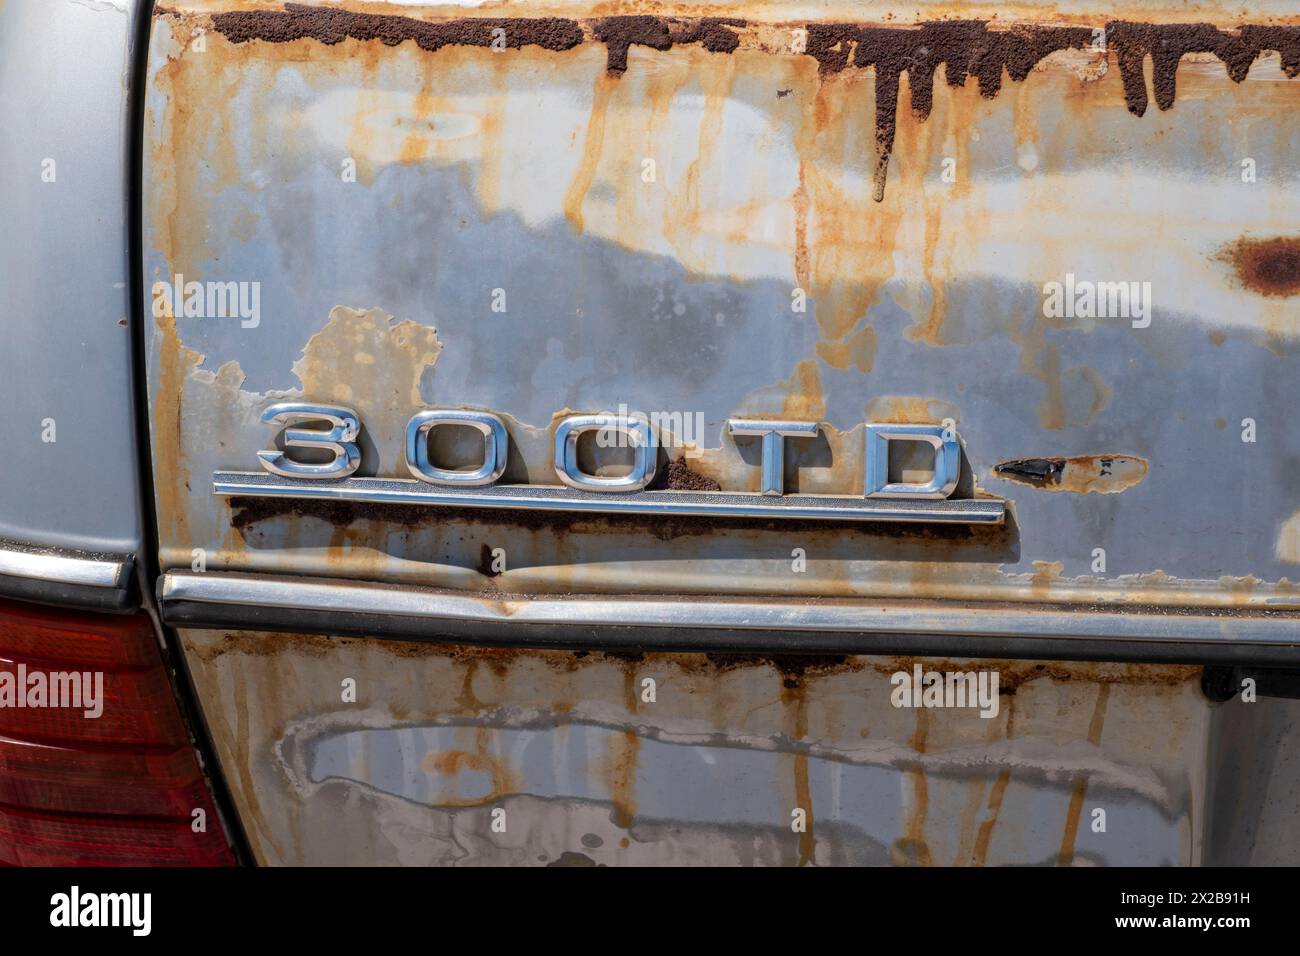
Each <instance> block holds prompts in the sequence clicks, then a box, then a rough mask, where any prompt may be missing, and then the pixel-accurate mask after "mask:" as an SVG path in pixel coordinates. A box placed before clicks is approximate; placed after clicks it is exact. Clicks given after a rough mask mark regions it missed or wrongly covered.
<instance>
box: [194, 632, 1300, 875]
mask: <svg viewBox="0 0 1300 956" xmlns="http://www.w3.org/2000/svg"><path fill="white" fill-rule="evenodd" d="M182 638H183V644H184V647H185V652H186V656H187V659H188V662H189V666H190V669H191V671H192V673H193V675H194V679H195V682H196V686H197V689H198V692H199V697H200V699H201V700H202V701H203V706H204V710H205V713H206V717H207V723H208V726H209V728H210V730H211V732H212V734H213V738H214V740H215V742H216V745H217V751H218V756H219V758H220V760H221V762H222V764H223V766H224V767H225V768H226V770H227V777H228V780H229V782H230V785H231V789H232V791H233V793H234V797H235V801H236V804H237V808H238V811H239V814H240V818H241V819H242V820H243V821H244V825H245V828H246V830H247V832H248V835H249V839H250V841H251V843H252V846H253V849H254V851H255V853H256V855H257V857H258V859H259V861H261V862H264V863H284V864H331V863H334V864H337V863H357V862H360V861H364V862H367V863H390V864H395V863H403V864H442V865H475V864H518V865H566V864H573V865H591V864H621V863H639V864H769V865H770V864H785V865H799V864H822V865H825V864H888V863H894V864H899V865H912V864H949V865H952V864H955V865H963V866H964V865H985V864H988V865H996V864H1008V863H1035V864H1052V865H1055V864H1064V865H1069V864H1074V865H1097V864H1123V863H1130V864H1151V865H1155V864H1177V863H1194V862H1198V861H1200V860H1201V858H1202V852H1203V851H1202V838H1203V834H1202V828H1203V827H1204V819H1205V817H1206V813H1205V805H1204V803H1203V799H1204V793H1205V766H1206V756H1207V749H1208V741H1209V740H1210V735H1211V727H1212V720H1213V719H1214V714H1215V713H1217V712H1216V711H1214V709H1213V708H1212V707H1211V705H1209V704H1208V703H1207V702H1206V701H1205V698H1204V697H1203V696H1202V694H1201V691H1200V683H1199V677H1200V668H1195V667H1181V666H1178V667H1175V666H1166V667H1159V666H1150V665H1144V666H1137V665H1119V664H1062V663H1049V662H1032V661H1031V662H1026V661H1018V662H1009V661H976V662H960V661H925V662H920V661H915V660H912V659H893V658H865V657H848V658H842V657H821V658H810V657H795V658H784V659H782V658H770V659H761V658H751V657H742V656H726V655H703V654H644V655H643V654H631V655H617V656H616V655H606V654H600V653H590V654H584V653H564V652H546V651H524V650H509V649H489V648H467V647H450V646H438V645H428V644H400V643H394V642H391V641H367V640H352V639H330V638H326V637H312V636H303V635H297V634H249V633H239V632H236V633H223V632H220V631H183V632H182ZM918 663H920V664H923V666H924V667H925V668H927V669H930V668H937V669H946V670H951V669H954V668H956V669H967V670H968V669H976V670H989V671H994V670H996V671H997V672H999V675H1000V686H999V693H998V694H997V700H998V712H997V714H996V716H993V717H991V718H988V719H984V718H981V717H979V716H978V715H977V714H976V713H974V712H973V711H971V710H963V711H957V710H942V709H939V710H933V709H932V710H926V709H905V708H897V707H895V706H893V705H892V703H891V700H890V693H891V682H890V676H891V674H893V673H895V672H897V671H899V670H906V671H910V670H912V669H913V668H914V666H915V665H916V664H918ZM347 679H351V680H353V681H355V687H356V691H357V693H356V700H355V703H353V702H345V701H344V699H343V698H344V694H343V692H342V687H343V682H344V681H345V680H347ZM647 680H649V681H652V682H653V683H652V685H647V683H646V681H647ZM648 687H649V688H652V693H649V694H648V693H647V689H648ZM647 697H652V698H653V699H652V700H648V699H647ZM1228 706H1231V705H1228ZM1252 713H1253V712H1252ZM1227 783H1228V784H1230V785H1232V786H1234V787H1237V788H1239V789H1243V790H1244V789H1248V787H1247V784H1246V783H1245V782H1243V781H1236V782H1234V781H1227ZM796 809H798V810H803V811H804V813H805V817H806V820H807V827H806V828H805V829H803V830H802V831H796V829H795V828H794V827H793V825H792V820H793V817H792V813H793V811H794V810H796ZM1099 809H1100V810H1103V811H1104V812H1105V813H1104V821H1105V822H1104V829H1098V827H1097V825H1096V821H1097V820H1099V819H1101V818H1099V817H1098V816H1097V814H1096V811H1097V810H1099ZM498 811H504V816H500V815H498V814H497V812H498ZM498 820H499V821H502V822H501V823H500V824H499V825H498V827H497V828H495V829H494V826H493V823H494V821H498ZM502 827H503V829H502ZM1274 838H1276V839H1278V840H1283V839H1284V838H1285V837H1284V834H1283V833H1281V832H1275V833H1274ZM1244 850H1245V848H1244V847H1243V846H1241V845H1237V847H1236V851H1237V852H1238V853H1239V854H1240V853H1241V852H1243V851H1244Z"/></svg>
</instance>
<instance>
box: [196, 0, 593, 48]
mask: <svg viewBox="0 0 1300 956" xmlns="http://www.w3.org/2000/svg"><path fill="white" fill-rule="evenodd" d="M212 28H213V29H214V30H216V31H217V32H218V33H220V34H221V35H222V36H224V37H225V38H226V39H227V40H229V41H230V42H232V43H246V42H248V41H249V40H264V41H266V42H268V43H288V42H290V41H293V40H303V39H308V38H310V39H313V40H319V41H320V42H321V43H326V44H330V45H333V44H336V43H342V42H343V41H344V40H346V39H353V40H380V41H382V42H383V43H384V44H386V45H388V46H397V45H398V44H399V43H403V42H405V41H407V40H413V41H414V42H415V44H416V45H417V46H419V47H420V49H422V50H429V51H434V50H440V49H442V48H443V47H444V46H482V47H490V46H491V45H492V42H493V40H494V39H495V38H496V36H500V37H501V42H503V43H504V44H505V46H506V47H508V48H514V49H518V48H519V47H523V46H530V45H531V46H540V47H543V48H545V49H547V50H570V49H572V48H573V47H575V46H577V45H578V44H579V43H581V42H582V40H583V34H582V27H581V26H579V25H578V22H577V21H576V20H565V19H563V18H560V17H535V18H523V17H504V18H488V17H481V18H480V17H467V18H463V19H459V20H444V21H440V22H431V21H427V20H417V19H416V18H415V17H402V16H394V15H391V14H383V13H352V12H351V11H348V10H337V9H332V8H328V7H313V6H310V5H308V4H303V3H286V4H285V5H284V10H283V11H277V10H243V11H238V12H233V13H217V14H213V17H212ZM495 30H501V31H502V33H500V34H496V35H494V33H493V31H495Z"/></svg>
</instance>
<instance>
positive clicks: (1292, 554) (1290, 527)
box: [1275, 511, 1300, 564]
mask: <svg viewBox="0 0 1300 956" xmlns="http://www.w3.org/2000/svg"><path fill="white" fill-rule="evenodd" d="M1275 553H1276V554H1277V556H1278V558H1279V559H1280V560H1282V561H1292V562H1294V563H1296V564H1300V511H1297V512H1296V513H1295V514H1293V515H1292V516H1291V517H1290V518H1287V520H1286V521H1284V522H1282V527H1281V528H1279V529H1278V533H1277V545H1276V548H1275Z"/></svg>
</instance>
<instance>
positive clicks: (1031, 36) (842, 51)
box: [808, 20, 1093, 201]
mask: <svg viewBox="0 0 1300 956" xmlns="http://www.w3.org/2000/svg"><path fill="white" fill-rule="evenodd" d="M1092 42H1093V31H1092V30H1091V29H1090V28H1088V27H1035V26H1014V27H1011V28H1010V29H1007V30H989V29H988V25H987V22H986V21H984V20H949V21H942V22H934V23H923V24H921V25H920V26H919V27H903V28H900V27H879V26H855V25H853V24H812V25H810V26H809V27H808V54H809V55H810V56H812V57H814V58H815V59H816V60H817V64H818V72H819V73H821V74H822V75H823V76H825V75H827V74H830V73H838V72H839V71H841V70H843V69H845V68H846V67H848V66H854V67H857V68H859V69H865V68H867V67H872V68H874V69H875V75H876V172H875V199H876V200H877V201H880V200H881V199H883V198H884V192H885V175H886V173H887V171H888V169H889V157H890V154H891V153H892V151H893V148H894V133H895V131H896V130H897V128H898V94H899V78H900V77H901V76H902V74H903V73H904V72H906V73H907V78H908V86H909V87H910V89H911V100H912V102H911V105H912V112H913V114H914V115H915V116H916V117H917V118H918V119H920V120H925V119H926V118H928V117H929V115H930V108H931V106H932V105H933V103H934V73H935V70H937V69H938V67H939V64H941V63H942V64H943V65H944V78H945V80H946V81H947V83H948V85H949V86H952V87H960V86H963V85H965V83H966V78H967V77H969V76H974V77H975V78H976V79H977V80H978V81H979V90H980V95H981V96H984V97H987V98H990V99H991V98H992V97H994V96H997V94H998V91H999V90H1001V88H1002V74H1003V71H1005V72H1006V73H1007V74H1009V75H1010V76H1011V78H1012V79H1013V80H1023V79H1024V78H1025V77H1027V76H1028V75H1029V72H1030V70H1032V69H1033V68H1034V66H1035V65H1037V64H1038V62H1039V61H1040V60H1042V59H1043V58H1044V57H1046V56H1047V55H1048V54H1051V53H1054V52H1056V51H1057V50H1066V49H1082V48H1084V47H1087V46H1089V45H1090V44H1091V43H1092Z"/></svg>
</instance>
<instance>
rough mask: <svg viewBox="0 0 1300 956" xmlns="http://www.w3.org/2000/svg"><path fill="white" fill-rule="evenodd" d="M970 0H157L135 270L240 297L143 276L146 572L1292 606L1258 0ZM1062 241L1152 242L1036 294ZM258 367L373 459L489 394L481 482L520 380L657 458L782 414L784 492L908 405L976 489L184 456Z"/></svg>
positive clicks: (238, 418) (1282, 323)
mask: <svg viewBox="0 0 1300 956" xmlns="http://www.w3.org/2000/svg"><path fill="white" fill-rule="evenodd" d="M999 9H1000V8H997V7H988V8H983V9H981V8H975V7H970V8H967V7H963V8H962V10H961V11H957V10H955V9H952V8H949V7H947V6H944V5H929V4H922V5H921V7H920V8H919V10H916V9H912V8H908V9H907V10H906V11H903V10H901V9H899V10H893V9H890V8H886V7H881V8H880V9H879V10H876V9H875V8H873V12H872V16H873V17H875V18H876V20H875V21H874V22H871V23H861V22H857V21H859V20H860V19H861V17H862V16H863V13H862V11H861V9H859V8H857V7H855V6H853V5H847V4H835V3H809V4H802V5H791V4H771V5H766V4H764V5H757V4H749V5H747V4H707V5H693V6H681V7H673V6H671V5H654V6H653V7H651V6H650V5H639V4H625V5H619V6H617V7H616V8H615V7H610V6H607V5H590V4H581V3H565V2H558V3H551V4H536V5H533V4H530V5H528V6H527V7H526V8H521V9H519V10H518V11H516V9H515V7H514V6H512V8H511V11H512V13H513V12H519V13H521V14H523V13H526V14H527V15H526V16H523V17H521V18H515V17H511V18H501V17H500V16H499V15H498V14H499V12H497V13H494V12H493V11H492V10H484V11H481V13H480V12H477V11H467V10H466V9H464V8H462V7H439V6H436V5H431V6H430V7H428V8H420V7H415V6H410V5H402V6H391V5H386V4H378V3H359V2H347V3H344V4H342V5H341V6H340V7H335V8H331V9H329V10H326V11H324V12H321V11H319V10H315V11H314V10H313V9H311V8H308V7H303V6H302V5H294V4H289V5H281V4H279V3H254V2H244V0H201V2H198V0H195V2H185V3H180V4H174V5H168V6H164V7H160V8H159V9H158V10H157V12H156V19H155V26H154V34H153V39H152V43H151V75H150V79H149V90H148V102H147V104H146V110H147V112H146V142H145V152H146V166H147V169H146V182H145V197H146V210H145V235H146V243H147V248H146V259H145V261H146V272H147V275H146V288H148V287H149V286H150V285H151V284H152V282H153V281H155V280H158V279H167V280H170V279H171V278H172V277H173V276H175V275H176V274H178V273H182V274H184V275H185V276H186V277H187V279H193V280H199V281H257V282H260V283H261V290H262V315H261V318H260V322H259V323H258V324H257V325H256V326H255V327H244V326H243V325H241V323H240V322H239V321H238V320H230V319H197V318H190V317H184V316H182V317H179V318H177V317H173V316H172V315H170V314H169V313H168V312H167V310H166V309H163V310H161V313H160V314H159V313H155V323H156V328H155V330H154V334H153V336H152V342H151V346H150V349H149V352H150V393H151V396H152V407H151V410H150V414H151V420H152V425H153V452H154V460H155V485H156V488H157V492H158V519H159V529H160V541H161V552H162V554H161V557H162V561H163V565H164V567H187V566H191V564H192V563H193V562H195V561H196V560H200V559H201V560H202V561H203V563H204V566H205V567H206V568H208V569H214V570H215V569H221V568H226V569H241V570H274V571H279V572H293V573H309V574H319V575H327V576H328V575H334V576H343V577H349V578H356V579H368V580H395V581H410V582H419V583H425V584H433V585H437V586H441V587H453V588H466V589H473V590H477V589H480V588H484V587H494V588H501V589H503V590H507V591H510V592H514V593H528V592H563V593H568V592H575V591H616V592H628V591H641V592H666V593H684V592H689V593H718V592H724V591H725V592H737V593H744V592H747V593H780V594H797V595H830V594H833V595H840V596H880V597H891V598H899V597H913V596H918V597H931V598H944V597H951V598H962V599H995V600H1004V599H1010V600H1026V599H1030V600H1035V601H1043V600H1048V601H1089V602H1135V603H1142V604H1162V603H1164V604H1182V605H1201V606H1219V607H1238V608H1241V607H1246V608H1249V607H1264V606H1268V607H1271V608H1275V609H1276V608H1282V607H1287V606H1290V605H1294V604H1297V603H1300V590H1298V589H1297V585H1296V584H1295V583H1294V580H1293V579H1294V578H1295V574H1296V571H1295V568H1296V564H1297V562H1298V561H1300V536H1298V535H1300V532H1298V531H1297V529H1298V528H1300V482H1297V479H1296V477H1295V474H1294V465H1295V462H1296V461H1297V460H1300V433H1298V432H1297V429H1296V428H1295V427H1294V423H1293V409H1294V408H1295V407H1297V405H1298V404H1300V368H1298V367H1297V366H1298V364H1300V358H1298V357H1297V356H1298V354H1300V349H1298V348H1297V339H1298V338H1300V323H1298V320H1297V315H1298V314H1300V298H1297V293H1296V289H1297V284H1296V281H1297V280H1296V261H1297V260H1296V256H1295V242H1296V239H1297V237H1296V235H1295V224H1296V223H1297V222H1300V215H1297V214H1298V213H1300V198H1298V197H1300V191H1297V190H1296V188H1295V186H1296V180H1295V177H1296V173H1295V171H1294V166H1293V162H1292V157H1293V155H1294V144H1295V135H1296V134H1295V129H1294V121H1293V119H1292V117H1294V115H1295V113H1296V110H1295V107H1296V105H1297V103H1298V102H1300V79H1294V80H1293V79H1290V77H1293V76H1294V75H1295V73H1296V71H1297V66H1298V63H1297V52H1296V30H1297V26H1296V24H1297V22H1300V21H1297V20H1296V19H1294V18H1292V19H1290V20H1288V19H1285V18H1284V16H1283V15H1284V14H1285V12H1286V11H1284V10H1282V9H1281V8H1280V7H1277V8H1275V7H1274V6H1273V5H1269V4H1264V5H1262V6H1260V7H1259V8H1258V13H1257V15H1254V16H1253V17H1252V18H1249V19H1246V20H1239V19H1238V17H1237V15H1236V13H1235V12H1228V11H1227V10H1226V8H1225V9H1224V10H1222V11H1216V10H1215V9H1202V10H1198V11H1196V12H1195V13H1194V14H1192V13H1188V12H1185V11H1182V10H1181V8H1164V7H1161V6H1160V5H1158V4H1136V3H1129V4H1123V5H1119V6H1112V7H1105V8H1103V7H1101V6H1098V5H1084V6H1081V7H1078V8H1077V9H1075V10H1074V11H1073V12H1069V13H1067V12H1063V11H1060V10H1056V9H1054V8H1051V7H1046V6H1043V7H1025V6H1016V7H1014V8H1011V10H1010V11H1009V12H1008V11H1007V10H1006V9H1005V8H1003V9H1002V12H1001V13H999ZM995 14H997V16H996V17H995V16H994V15H995ZM480 15H481V16H482V17H486V19H480ZM956 16H960V17H961V18H962V19H961V20H960V21H955V20H953V18H954V17H956ZM620 17H621V18H620ZM976 21H987V22H976ZM1205 23H1210V24H1211V25H1210V26H1205V25H1202V24H1205ZM1143 24H1153V25H1152V26H1144V25H1143ZM496 29H500V30H502V31H503V34H502V36H503V37H504V39H503V40H502V41H501V45H503V49H501V50H500V51H496V50H494V49H493V48H492V43H493V38H494V32H493V31H494V30H496ZM1099 35H1100V37H1101V40H1098V36H1099ZM1147 51H1155V63H1154V67H1153V72H1152V74H1151V78H1150V79H1149V80H1148V79H1146V78H1144V76H1143V68H1142V56H1143V54H1144V53H1145V52H1147ZM1175 54H1177V55H1175ZM1004 68H1005V70H1004ZM904 70H905V71H904ZM940 76H942V78H943V79H942V81H940ZM1148 84H1150V85H1149V87H1148ZM894 86H896V87H897V89H894V88H893V87H894ZM1148 90H1149V91H1150V92H1149V93H1148ZM1148 95H1149V96H1150V97H1151V98H1152V99H1153V101H1154V106H1155V107H1156V108H1150V107H1149V106H1147V105H1146V98H1147V97H1148ZM647 160H649V161H652V164H653V170H652V171H653V175H651V176H649V178H647V175H648V174H647V170H648V169H650V168H651V167H648V166H647V165H646V161H647ZM1247 161H1249V168H1250V170H1251V171H1252V174H1253V181H1246V177H1245V176H1244V170H1245V169H1246V168H1247ZM349 164H350V165H349ZM348 169H354V170H355V177H354V178H355V181H352V178H350V177H348V176H347V175H345V172H346V170H348ZM948 174H951V177H949V175H948ZM949 178H951V179H952V181H949ZM1067 275H1069V276H1071V277H1074V276H1077V277H1078V278H1079V279H1080V280H1087V281H1095V282H1108V281H1126V282H1127V281H1135V282H1150V283H1151V289H1152V298H1151V303H1152V310H1151V316H1150V324H1149V325H1147V326H1144V327H1134V325H1133V323H1131V322H1130V321H1129V320H1128V319H1127V318H1126V317H1121V318H1114V317H1109V318H1107V317H1102V318H1095V319H1094V318H1054V317H1049V316H1047V315H1046V314H1045V313H1046V312H1047V310H1046V309H1045V308H1044V286H1045V284H1046V283H1051V282H1064V281H1065V280H1066V277H1067ZM1070 281H1073V278H1071V280H1070ZM495 290H502V292H503V293H504V295H505V297H506V301H507V302H508V305H507V308H506V310H505V311H504V312H500V311H494V310H493V308H492V304H493V301H494V291H495ZM795 290H802V292H803V293H806V296H807V310H806V311H803V312H800V311H795V310H793V309H792V301H793V300H794V298H795V295H794V293H795ZM151 304H152V303H151ZM299 395H301V396H305V397H306V398H308V399H311V400H317V401H326V402H341V403H344V404H348V405H350V406H352V407H355V408H356V409H357V411H358V412H359V413H360V414H361V417H362V419H363V421H364V423H365V425H366V429H367V432H366V434H365V436H363V442H364V444H365V454H366V460H367V462H368V465H367V466H366V471H367V472H368V473H370V474H376V475H380V476H400V475H402V474H403V470H402V463H401V460H400V451H401V447H402V442H401V436H402V430H403V428H404V426H405V423H406V420H407V419H408V418H409V416H410V415H411V414H412V413H413V412H414V411H415V410H417V409H419V408H422V407H426V406H428V405H432V404H450V405H464V406H472V407H483V408H490V409H492V410H494V411H496V412H497V413H499V414H501V415H502V416H503V418H505V420H506V421H507V423H508V425H509V427H510V431H511V439H512V444H513V445H514V446H515V447H513V448H512V450H511V460H512V466H511V472H510V473H508V474H507V476H506V480H513V481H528V480H531V481H534V482H548V481H553V480H554V479H553V474H552V473H551V465H550V460H549V455H550V448H551V429H552V428H553V422H554V420H555V416H556V415H557V413H558V412H559V411H560V410H564V409H567V410H572V411H579V412H597V411H611V410H614V409H617V407H618V406H619V405H620V403H626V404H627V405H628V406H629V407H631V408H636V409H644V410H649V411H657V410H680V411H682V412H683V413H686V414H690V413H694V412H696V411H698V412H701V413H703V415H704V418H705V421H706V425H707V429H708V431H707V434H706V438H705V440H703V441H701V442H697V443H696V444H695V445H694V446H693V447H687V448H685V449H674V450H673V451H672V453H671V454H672V455H673V457H674V458H675V459H676V460H675V461H674V462H673V463H672V468H670V469H665V473H666V474H669V475H672V474H676V476H677V477H676V479H674V480H676V481H679V482H683V483H685V484H691V483H695V484H696V485H697V486H699V483H703V484H704V486H705V487H711V486H712V485H713V484H715V483H716V484H720V485H722V486H723V487H726V488H730V489H748V490H755V489H756V488H757V482H758V480H759V469H758V468H757V463H756V459H754V457H753V456H752V455H750V454H749V450H747V449H743V448H742V449H737V448H734V447H733V446H732V445H731V444H730V443H728V442H727V441H724V440H723V438H722V435H721V431H722V425H723V422H724V421H725V419H726V418H727V417H729V416H736V417H740V416H751V417H772V416H777V415H780V416H784V417H792V418H806V419H820V420H823V421H825V422H826V423H827V425H828V427H827V429H826V441H825V442H824V443H823V442H816V443H808V444H807V446H805V447H799V445H802V443H799V444H798V445H792V447H791V450H790V454H789V457H788V462H787V465H788V478H787V487H789V488H792V489H797V490H798V491H800V492H804V493H809V492H811V493H840V494H851V493H855V490H856V491H860V490H861V485H862V474H861V460H862V428H861V425H860V423H861V422H862V421H864V420H876V421H905V422H914V421H925V422H941V421H943V420H944V419H946V418H951V419H953V420H954V421H956V422H957V424H958V427H959V428H960V430H961V434H962V436H963V439H964V441H965V442H966V445H967V448H966V451H967V457H968V465H969V469H968V473H967V474H966V475H965V476H964V479H963V480H964V483H965V487H966V488H967V489H968V490H969V491H971V492H974V493H992V494H996V495H999V496H1005V497H1007V498H1009V499H1010V500H1011V502H1012V506H1013V512H1014V520H1012V521H1010V522H1009V524H1008V526H1007V527H1006V528H1003V529H996V530H993V529H960V530H943V529H940V530H935V531H924V530H905V529H863V530H854V531H851V532H844V531H841V530H835V531H827V530H824V529H815V528H809V529H800V530H797V531H795V532H793V533H792V532H791V531H790V530H789V529H782V528H765V527H751V526H737V527H718V526H717V525H716V524H710V525H707V526H695V525H692V523H691V522H684V521H674V522H659V523H654V522H643V523H640V524H637V523H636V522H632V523H620V522H614V521H607V520H604V519H598V518H582V519H575V520H570V521H552V520H542V519H538V520H520V519H518V518H516V519H488V520H485V519H484V518H483V517H482V516H474V517H473V518H470V519H466V518H465V517H464V516H458V515H455V514H432V513H430V512H429V511H423V512H421V513H418V514H414V513H405V512H401V511H400V510H396V509H384V508H377V507H373V506H355V507H347V508H340V507H337V506H335V507H318V506H313V505H310V504H297V503H281V504H279V505H268V504H267V503H266V502H250V501H240V500H238V499H236V500H235V501H233V502H231V503H227V502H225V501H223V500H221V499H218V498H215V497H214V496H212V494H211V488H210V477H211V474H212V472H213V471H214V470H216V469H219V468H220V469H246V468H249V467H252V466H253V465H254V462H255V454H256V452H257V450H259V449H260V448H263V447H266V446H267V445H268V443H269V442H270V440H271V436H270V435H269V434H268V433H267V429H266V427H265V426H263V425H261V424H260V423H259V422H258V415H259V413H260V411H261V410H262V408H264V407H265V406H266V405H268V404H270V403H271V402H274V401H277V400H282V399H284V398H286V397H294V396H299ZM1245 419H1250V420H1252V421H1253V423H1254V425H1253V429H1254V432H1255V436H1256V441H1254V442H1251V443H1247V442H1243V441H1242V440H1241V436H1242V433H1243V430H1244V426H1243V425H1242V424H1241V423H1242V422H1243V420H1245ZM1106 462H1110V463H1111V465H1109V466H1108V465H1106V464H1105V463H1106ZM1115 463H1120V464H1121V465H1122V467H1114V465H1115ZM495 548H502V549H504V551H505V554H506V556H507V568H506V570H505V571H504V572H503V573H487V571H486V570H485V563H484V560H483V555H484V554H486V553H490V552H491V551H492V549H495ZM795 548H801V549H803V550H804V552H805V554H806V559H807V565H806V570H803V571H799V572H796V571H794V570H793V568H792V562H791V552H792V550H793V549H795ZM1099 551H1100V552H1104V555H1105V557H1104V560H1103V561H1102V562H1101V563H1099V562H1098V559H1097V556H1098V553H1099Z"/></svg>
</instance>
